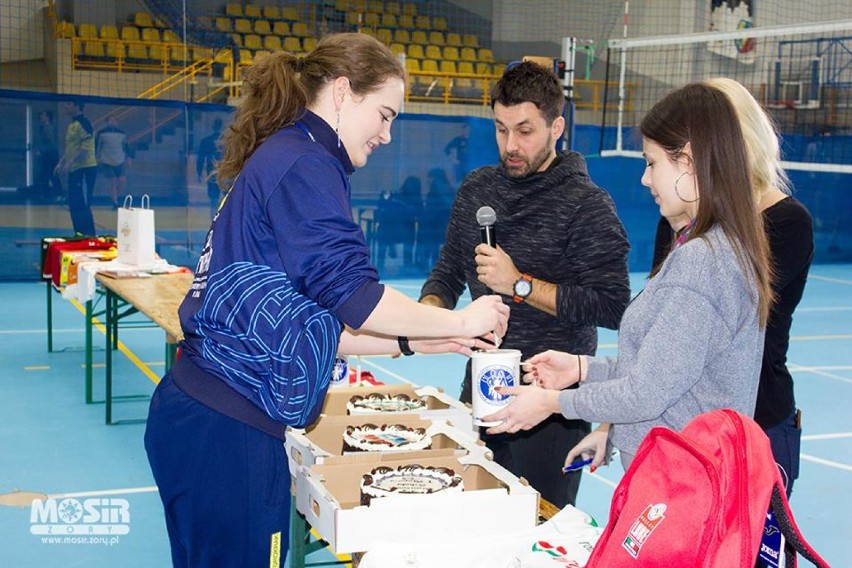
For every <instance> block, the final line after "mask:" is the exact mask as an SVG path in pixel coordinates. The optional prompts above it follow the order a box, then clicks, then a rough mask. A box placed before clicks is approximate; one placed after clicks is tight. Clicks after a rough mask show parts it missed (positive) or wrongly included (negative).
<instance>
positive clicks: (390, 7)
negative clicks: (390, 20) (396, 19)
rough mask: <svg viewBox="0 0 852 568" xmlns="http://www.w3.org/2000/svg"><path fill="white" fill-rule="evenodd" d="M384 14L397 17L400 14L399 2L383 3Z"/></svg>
mask: <svg viewBox="0 0 852 568" xmlns="http://www.w3.org/2000/svg"><path fill="white" fill-rule="evenodd" d="M385 12H386V13H388V14H393V15H394V16H398V15H399V12H400V9H399V2H385Z"/></svg>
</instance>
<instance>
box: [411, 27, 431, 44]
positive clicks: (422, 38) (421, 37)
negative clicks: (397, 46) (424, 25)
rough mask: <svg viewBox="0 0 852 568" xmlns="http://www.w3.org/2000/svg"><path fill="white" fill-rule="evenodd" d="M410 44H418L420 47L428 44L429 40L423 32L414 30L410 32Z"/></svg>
mask: <svg viewBox="0 0 852 568" xmlns="http://www.w3.org/2000/svg"><path fill="white" fill-rule="evenodd" d="M411 43H419V44H420V45H426V44H427V43H429V38H427V37H426V32H424V31H423V30H414V31H413V32H411Z"/></svg>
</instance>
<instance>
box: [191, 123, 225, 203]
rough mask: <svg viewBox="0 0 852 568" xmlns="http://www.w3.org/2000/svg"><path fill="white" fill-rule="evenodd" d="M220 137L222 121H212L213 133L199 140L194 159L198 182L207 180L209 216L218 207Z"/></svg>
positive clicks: (220, 157) (220, 155) (220, 156)
mask: <svg viewBox="0 0 852 568" xmlns="http://www.w3.org/2000/svg"><path fill="white" fill-rule="evenodd" d="M221 136H222V119H221V118H219V117H218V116H217V117H216V118H215V119H213V131H212V132H211V133H210V134H208V135H207V136H205V137H204V138H202V139H201V143H199V145H198V156H197V158H196V159H195V173H196V175H197V176H198V182H199V183H201V182H202V181H203V180H205V179H206V180H207V198H208V199H209V200H210V216H211V217H212V216H213V215H215V214H216V209H217V208H218V207H219V195H220V191H219V182H218V181H217V179H216V164H218V163H219V160H221V159H222V149H221V148H220V147H219V138H220V137H221Z"/></svg>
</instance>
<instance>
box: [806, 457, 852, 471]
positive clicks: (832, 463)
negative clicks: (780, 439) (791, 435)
mask: <svg viewBox="0 0 852 568" xmlns="http://www.w3.org/2000/svg"><path fill="white" fill-rule="evenodd" d="M800 457H801V458H802V459H803V460H805V461H809V462H814V463H818V464H820V465H827V466H828V467H833V468H835V469H841V470H843V471H852V465H847V464H845V463H839V462H835V461H831V460H824V459H822V458H818V457H816V456H811V455H808V454H802V455H801V456H800Z"/></svg>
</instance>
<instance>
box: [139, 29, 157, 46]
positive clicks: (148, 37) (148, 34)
mask: <svg viewBox="0 0 852 568" xmlns="http://www.w3.org/2000/svg"><path fill="white" fill-rule="evenodd" d="M142 41H146V42H148V43H160V30H158V29H157V28H144V29H143V30H142Z"/></svg>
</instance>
